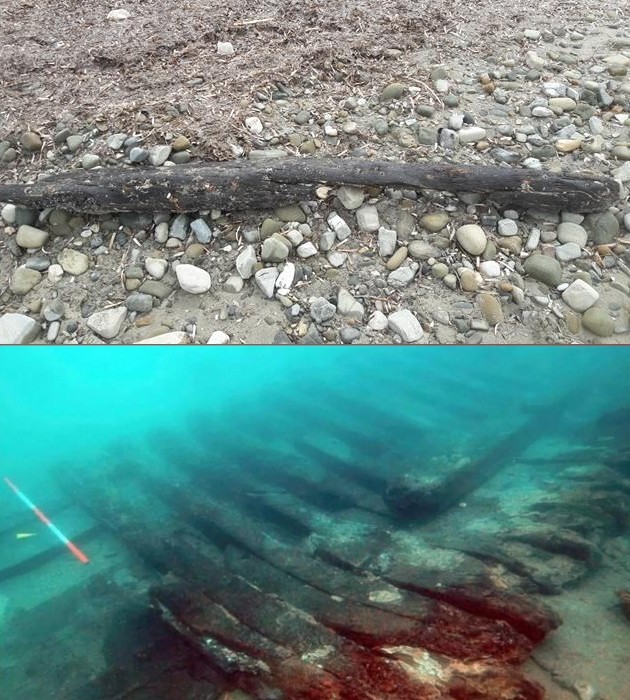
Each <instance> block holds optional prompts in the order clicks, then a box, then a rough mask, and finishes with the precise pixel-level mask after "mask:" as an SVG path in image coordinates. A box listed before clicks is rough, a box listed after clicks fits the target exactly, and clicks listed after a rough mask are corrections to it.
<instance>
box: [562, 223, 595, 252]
mask: <svg viewBox="0 0 630 700" xmlns="http://www.w3.org/2000/svg"><path fill="white" fill-rule="evenodd" d="M557 236H558V240H559V241H560V243H577V244H578V245H579V246H580V248H584V246H585V245H586V241H587V240H588V233H587V231H586V229H585V228H584V227H583V226H580V225H579V224H573V223H571V222H569V221H565V222H563V223H561V224H560V225H559V226H558V231H557Z"/></svg>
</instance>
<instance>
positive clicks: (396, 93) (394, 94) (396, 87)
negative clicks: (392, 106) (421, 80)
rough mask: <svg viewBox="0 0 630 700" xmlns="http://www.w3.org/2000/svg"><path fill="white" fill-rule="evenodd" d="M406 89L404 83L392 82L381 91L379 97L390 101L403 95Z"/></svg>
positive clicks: (381, 99) (382, 100)
mask: <svg viewBox="0 0 630 700" xmlns="http://www.w3.org/2000/svg"><path fill="white" fill-rule="evenodd" d="M404 91H405V86H404V85H403V84H402V83H390V84H389V85H387V86H386V87H384V88H383V90H382V91H381V95H380V97H379V99H380V101H381V102H388V101H389V100H397V99H399V98H400V97H402V95H403V93H404Z"/></svg>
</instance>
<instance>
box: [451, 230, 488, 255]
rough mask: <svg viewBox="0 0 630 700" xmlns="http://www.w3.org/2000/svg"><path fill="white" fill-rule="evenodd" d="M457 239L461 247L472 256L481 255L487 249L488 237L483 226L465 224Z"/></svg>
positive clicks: (457, 233) (456, 235) (458, 232)
mask: <svg viewBox="0 0 630 700" xmlns="http://www.w3.org/2000/svg"><path fill="white" fill-rule="evenodd" d="M455 238H456V239H457V242H458V243H459V245H460V246H461V247H462V248H463V249H464V250H465V251H466V252H467V253H470V255H481V254H482V253H483V251H484V250H485V248H486V243H487V240H488V239H487V237H486V234H485V232H484V230H483V229H482V228H481V226H478V225H477V224H465V225H464V226H460V227H459V228H458V229H457V231H456V233H455Z"/></svg>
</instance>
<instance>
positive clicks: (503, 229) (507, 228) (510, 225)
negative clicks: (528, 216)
mask: <svg viewBox="0 0 630 700" xmlns="http://www.w3.org/2000/svg"><path fill="white" fill-rule="evenodd" d="M497 231H498V233H499V236H516V234H517V233H518V224H517V223H516V221H514V220H513V219H501V220H500V221H499V223H498V224H497Z"/></svg>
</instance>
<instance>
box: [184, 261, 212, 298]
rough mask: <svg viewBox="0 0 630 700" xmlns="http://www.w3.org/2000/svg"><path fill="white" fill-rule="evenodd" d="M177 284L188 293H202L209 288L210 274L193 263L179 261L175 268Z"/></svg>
mask: <svg viewBox="0 0 630 700" xmlns="http://www.w3.org/2000/svg"><path fill="white" fill-rule="evenodd" d="M175 274H176V275H177V281H178V282H179V286H180V287H181V288H182V289H183V290H184V291H185V292H188V293H189V294H203V293H204V292H207V291H208V290H209V289H210V284H211V280H210V275H209V274H208V273H207V272H206V271H205V270H202V269H201V268H200V267H196V266H195V265H188V264H186V263H180V264H179V265H178V266H177V267H176V268H175Z"/></svg>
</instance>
